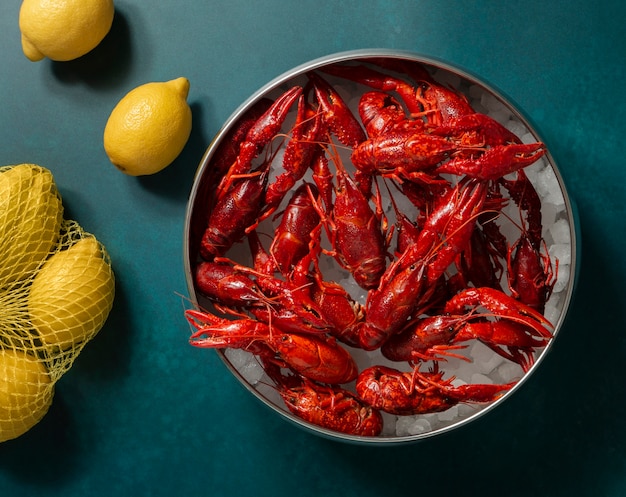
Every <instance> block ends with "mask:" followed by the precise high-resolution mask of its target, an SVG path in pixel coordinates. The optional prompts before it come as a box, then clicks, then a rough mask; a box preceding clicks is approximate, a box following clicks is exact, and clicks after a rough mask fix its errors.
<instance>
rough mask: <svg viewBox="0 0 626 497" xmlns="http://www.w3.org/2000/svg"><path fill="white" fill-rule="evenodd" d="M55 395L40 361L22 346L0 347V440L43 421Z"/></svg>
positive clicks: (13, 436) (25, 430) (9, 437)
mask: <svg viewBox="0 0 626 497" xmlns="http://www.w3.org/2000/svg"><path fill="white" fill-rule="evenodd" d="M53 395H54V388H53V384H52V383H51V382H50V377H49V376H48V371H47V370H46V367H45V366H44V365H43V363H42V362H41V361H39V360H37V359H36V358H34V357H32V356H31V355H29V354H27V353H26V352H24V351H21V350H12V349H0V442H4V441H6V440H11V439H13V438H17V437H19V436H20V435H22V434H24V433H26V432H27V431H28V430H30V429H31V428H32V427H33V426H35V425H36V424H37V423H38V422H39V421H41V419H42V418H43V417H44V415H45V414H46V413H47V412H48V409H49V408H50V405H51V404H52V397H53Z"/></svg>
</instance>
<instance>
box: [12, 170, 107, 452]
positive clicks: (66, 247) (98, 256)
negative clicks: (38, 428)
mask: <svg viewBox="0 0 626 497" xmlns="http://www.w3.org/2000/svg"><path fill="white" fill-rule="evenodd" d="M26 169H30V171H27V170H26ZM33 171H34V172H33ZM7 173H11V174H10V175H9V176H8V177H7V176H5V175H6V174H7ZM29 174H30V176H29ZM29 177H30V180H29V179H28V178H29ZM42 178H46V180H45V181H43V180H42ZM2 185H5V189H4V190H3V189H2V188H3V187H2ZM6 185H9V186H6ZM46 185H47V187H46ZM0 195H1V198H0V208H1V209H2V210H0V234H1V235H2V239H1V240H0V276H2V278H0V442H2V441H5V440H9V439H12V438H16V437H18V436H20V435H21V434H23V433H24V432H25V431H28V429H30V428H31V427H32V426H34V424H36V423H37V422H39V421H40V420H41V419H42V418H43V416H44V415H45V413H46V412H47V410H48V408H49V406H50V404H51V402H52V397H53V394H54V385H55V383H56V382H57V381H58V380H59V378H61V376H63V374H65V373H66V372H67V371H68V370H69V369H70V368H71V366H72V364H73V362H74V360H75V359H76V357H77V356H78V355H79V353H80V352H81V350H82V349H83V347H84V346H85V345H86V343H87V342H88V341H89V340H91V339H92V338H93V337H94V336H95V335H96V334H97V333H98V331H100V329H101V328H102V326H103V325H104V323H105V321H106V319H107V317H108V314H109V312H110V310H111V308H112V306H113V299H114V295H115V277H114V274H113V270H112V268H111V261H110V257H109V255H108V253H107V251H106V249H105V247H104V246H103V245H102V244H101V243H100V242H99V241H98V240H97V239H96V238H95V237H94V236H93V235H92V234H90V233H87V232H86V231H85V230H83V228H82V227H81V226H80V225H79V224H78V223H77V222H76V221H73V220H66V219H63V217H62V216H63V205H62V202H61V197H60V195H59V194H58V191H57V189H56V185H55V184H54V180H53V179H52V175H51V174H50V172H49V171H48V170H47V169H45V168H41V167H40V166H36V165H32V164H22V165H19V166H6V167H0ZM20 205H21V209H20ZM59 217H60V219H59ZM34 218H38V219H37V220H35V219H34ZM5 238H8V239H9V240H8V241H7V240H6V239H5ZM11 241H13V242H14V243H15V244H17V245H18V247H21V250H18V248H17V247H15V246H14V245H11V243H10V242H11ZM44 249H45V250H44ZM16 268H17V269H16Z"/></svg>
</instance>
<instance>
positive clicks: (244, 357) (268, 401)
mask: <svg viewBox="0 0 626 497" xmlns="http://www.w3.org/2000/svg"><path fill="white" fill-rule="evenodd" d="M371 58H377V59H378V60H381V59H387V60H389V61H411V62H419V63H421V64H423V65H424V66H425V67H426V68H427V69H428V70H429V72H430V73H431V74H432V75H433V77H434V78H435V79H436V80H438V81H440V82H441V83H444V84H446V85H449V86H452V87H454V88H456V89H457V90H459V91H461V92H463V93H465V94H466V95H468V98H470V100H472V99H474V98H475V97H476V96H477V95H478V96H480V98H481V99H482V100H481V101H474V100H472V104H473V105H474V107H475V108H476V110H480V111H482V112H485V113H486V112H487V110H485V109H480V107H481V106H483V105H486V104H487V105H488V103H489V102H491V104H494V103H495V107H496V108H495V110H494V111H493V113H494V115H493V117H494V118H496V120H499V119H501V116H504V119H507V120H509V121H515V123H516V124H514V125H515V126H518V128H517V129H519V130H521V133H522V134H523V135H524V136H522V139H523V141H542V140H541V137H540V136H539V134H538V133H537V131H536V130H535V129H534V128H533V126H532V125H531V124H530V123H529V122H528V120H527V119H526V118H525V117H524V116H523V114H522V112H521V111H520V110H519V109H518V108H517V107H516V106H515V105H513V104H512V103H511V102H510V100H509V99H507V98H505V97H504V96H503V95H502V93H501V92H499V91H497V90H496V89H494V88H493V87H491V86H489V85H488V84H486V83H485V82H483V81H481V80H480V79H479V78H477V77H476V76H474V75H472V74H470V73H468V72H466V71H464V70H461V69H459V68H457V67H454V66H452V65H450V64H447V63H445V62H442V61H439V60H435V59H433V58H429V57H424V56H421V55H418V54H414V53H408V52H401V51H389V50H360V51H350V52H342V53H338V54H334V55H330V56H327V57H323V58H320V59H316V60H313V61H310V62H307V63H305V64H303V65H300V66H298V67H295V68H294V69H292V70H290V71H287V72H286V73H284V74H282V75H280V76H278V77H277V78H275V79H274V80H272V81H270V82H269V83H267V84H266V85H265V86H263V87H262V88H260V89H259V90H258V91H257V92H255V93H254V94H253V95H251V96H250V97H249V98H248V99H247V100H246V101H245V102H244V103H243V104H242V105H241V106H240V107H239V108H238V109H237V110H236V111H235V112H234V113H233V114H232V115H231V116H230V117H229V118H228V120H227V121H226V122H225V123H224V125H223V126H222V128H221V130H220V131H219V132H218V133H217V135H216V136H215V138H214V139H213V141H212V142H211V144H210V146H209V147H208V149H207V150H206V153H205V154H204V156H203V157H202V160H201V161H200V165H199V167H198V170H197V173H196V177H195V181H194V185H193V188H192V190H191V193H190V197H189V203H188V207H187V212H186V219H185V231H184V265H185V272H186V278H187V285H188V290H189V295H190V299H191V302H192V304H193V305H194V306H196V307H197V308H201V309H202V308H210V307H211V303H210V302H209V301H208V300H206V299H205V298H203V296H202V295H201V294H200V293H199V292H198V291H197V289H196V286H195V283H194V278H193V269H194V267H195V265H196V263H197V262H198V261H199V257H200V256H199V249H198V247H199V243H200V239H201V237H202V233H203V231H204V229H205V226H206V222H207V215H208V212H207V207H206V205H207V198H208V195H209V194H210V191H211V189H212V188H214V185H212V184H211V182H210V181H209V176H210V171H211V167H212V159H213V157H214V154H215V152H216V150H217V148H218V147H219V146H220V144H221V143H222V142H223V141H224V140H225V138H226V137H227V135H228V133H229V131H230V130H231V129H232V128H233V126H235V125H236V124H237V122H238V121H239V120H240V119H241V118H242V116H244V115H245V114H246V112H247V111H248V110H249V109H250V108H251V107H252V106H254V105H255V103H257V102H258V101H259V100H260V99H262V98H264V97H269V98H272V99H274V98H276V97H277V96H278V95H280V94H281V93H282V92H284V91H285V90H286V89H288V88H290V87H292V86H294V85H296V84H299V85H303V84H304V82H306V73H308V72H309V71H315V70H319V69H321V68H326V67H328V66H331V65H336V64H343V65H345V64H352V63H357V64H362V63H367V62H368V60H367V59H371ZM328 80H329V81H330V82H331V84H337V83H336V80H334V79H333V78H332V77H329V78H328ZM339 84H340V85H341V88H337V89H338V91H340V93H341V94H342V96H343V97H344V98H346V96H347V97H348V98H349V96H350V94H351V92H353V91H355V88H357V87H358V85H356V84H354V83H347V84H344V83H339ZM361 91H363V90H362V89H361ZM477 107H478V108H477ZM498 107H500V109H501V111H502V112H501V113H500V114H499V111H498ZM489 112H492V111H489ZM502 124H505V123H504V122H502ZM508 124H509V125H511V122H509V123H508ZM518 136H520V134H518ZM533 168H534V172H531V171H533ZM527 170H528V171H529V173H528V176H529V178H530V179H531V181H532V182H533V184H534V185H535V188H536V189H537V190H538V191H539V193H540V195H542V215H543V233H544V236H545V237H547V238H548V240H549V242H550V247H551V252H552V255H553V256H555V255H556V256H557V257H558V258H559V260H560V263H559V266H558V280H557V282H556V286H555V289H554V291H553V293H552V295H551V297H550V300H549V301H548V304H547V310H546V312H547V313H548V314H549V315H547V314H546V316H547V317H548V318H549V319H550V320H551V321H552V323H553V324H554V330H553V336H554V338H556V337H557V336H558V334H559V333H560V331H561V330H562V328H563V326H564V323H565V320H566V317H567V314H568V309H569V306H570V303H571V301H572V298H573V294H574V290H575V285H576V276H577V273H578V265H579V252H580V249H579V243H580V241H579V228H578V218H577V213H576V209H575V205H574V203H573V201H572V199H571V198H570V197H569V195H568V193H567V190H566V187H565V184H564V181H563V178H562V176H561V173H560V172H559V170H558V168H557V166H556V163H555V161H554V158H553V157H552V155H551V154H550V152H549V150H548V151H547V153H546V154H545V155H544V157H543V158H541V159H540V161H539V164H536V165H533V166H531V167H530V168H528V169H527ZM540 176H541V178H540ZM545 181H547V182H548V183H545ZM546 185H547V186H546ZM549 196H552V198H551V199H550V201H549V205H548V200H547V198H548V197H549ZM557 224H558V225H560V228H559V234H558V235H556V236H557V238H558V239H556V240H552V239H551V238H553V237H552V235H551V233H552V230H553V229H555V226H556V225H557ZM241 245H243V244H241ZM232 257H234V258H236V257H238V256H237V254H235V255H234V256H232ZM242 257H245V256H243V255H242ZM554 338H553V339H552V340H551V341H550V343H549V344H548V345H547V346H546V347H544V348H542V349H540V350H539V351H538V352H537V353H536V355H535V361H534V364H533V365H532V366H531V367H530V368H529V369H528V371H527V372H524V373H521V374H519V373H517V374H518V376H517V377H516V380H517V383H516V385H515V386H514V387H513V388H511V389H510V390H508V391H507V392H506V393H505V394H504V395H502V396H501V397H499V398H498V399H497V400H494V401H492V402H491V403H488V404H481V405H478V406H477V405H471V406H464V405H463V404H460V407H458V408H457V410H456V412H454V413H449V412H447V411H446V412H445V413H443V414H441V413H440V414H432V415H431V414H428V415H421V416H411V417H409V418H407V417H396V416H392V415H386V414H385V415H384V420H385V429H384V431H383V433H382V434H381V435H380V436H376V437H364V436H353V435H346V434H344V433H340V432H337V431H333V430H329V429H326V428H321V427H319V426H316V425H313V424H311V423H308V422H306V421H303V420H302V419H300V418H299V417H296V416H294V415H293V414H291V413H290V412H289V411H288V410H287V409H286V407H285V405H284V403H283V402H282V400H281V398H280V397H279V395H278V394H277V392H276V389H275V388H272V386H270V385H269V383H270V382H269V381H268V380H267V378H264V377H263V376H262V373H263V371H262V370H260V371H259V370H258V364H256V366H255V362H254V361H253V360H251V358H250V356H251V354H249V353H247V352H243V351H234V350H231V349H227V350H218V351H217V353H218V354H219V356H220V357H221V359H222V360H223V362H224V364H225V365H226V366H227V368H228V369H229V370H230V371H231V372H232V374H233V375H234V376H235V377H236V378H237V379H238V380H239V381H240V382H241V384H242V385H243V386H244V387H245V388H246V389H247V390H248V391H249V392H250V393H252V394H253V395H254V396H255V397H256V398H257V399H259V400H260V401H261V402H263V403H264V404H265V405H266V406H268V407H269V408H270V409H271V410H272V411H274V412H275V413H277V414H279V415H280V416H282V417H283V418H285V419H286V420H288V421H290V422H292V423H295V424H296V425H297V426H299V427H301V428H303V429H305V430H307V431H310V432H312V433H314V434H316V435H320V436H323V437H327V438H330V439H333V440H339V441H343V442H352V443H361V444H369V445H377V444H382V445H389V444H401V443H409V442H416V441H419V440H422V439H425V438H427V437H433V436H436V435H440V434H443V433H446V432H450V431H451V430H454V429H456V428H458V427H460V426H464V425H467V424H468V423H470V422H471V421H473V420H475V419H477V418H478V417H480V416H482V415H484V414H486V413H487V412H489V411H491V410H492V409H494V408H496V406H498V405H500V404H501V403H502V402H504V401H505V400H506V399H507V398H509V397H510V396H511V395H514V393H515V392H516V391H517V390H518V388H520V387H521V385H522V384H523V383H524V382H525V381H526V380H527V379H528V378H529V377H530V375H531V374H532V373H533V372H534V371H535V370H536V369H537V368H538V367H539V365H540V364H541V362H542V361H543V360H544V358H545V357H546V356H547V353H548V351H549V350H550V348H551V346H552V344H553V343H554ZM502 360H503V361H505V360H504V359H502ZM451 361H454V359H451ZM496 362H497V361H496ZM489 367H491V366H489ZM495 367H501V368H504V369H506V368H507V367H509V365H508V364H507V363H506V361H505V362H504V363H502V362H500V363H499V365H498V366H495ZM483 370H486V368H485V369H483ZM491 371H492V372H493V370H491ZM490 374H491V373H490ZM493 374H496V373H493ZM509 374H510V373H509ZM513 374H516V373H513ZM502 375H504V373H502Z"/></svg>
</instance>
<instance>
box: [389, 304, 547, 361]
mask: <svg viewBox="0 0 626 497" xmlns="http://www.w3.org/2000/svg"><path fill="white" fill-rule="evenodd" d="M469 340H479V341H481V342H482V343H484V344H485V345H487V346H489V347H490V348H492V349H493V350H494V351H496V352H497V353H499V354H500V355H502V356H503V357H505V358H507V359H509V360H512V361H514V362H516V363H519V364H520V365H521V366H522V368H523V369H524V370H528V368H529V367H530V366H531V365H532V363H533V351H534V350H535V349H536V348H538V347H545V346H546V345H547V344H548V342H549V339H548V338H546V337H544V336H537V334H536V333H534V330H531V329H529V328H528V327H527V326H525V325H524V324H521V323H519V322H517V321H513V320H510V319H506V318H505V319H495V320H487V319H485V318H483V317H482V316H481V315H480V314H477V313H474V312H468V313H466V314H463V315H450V314H445V315H434V316H428V317H425V318H422V319H417V320H414V322H413V323H412V324H411V325H410V326H408V327H407V328H406V329H405V330H403V331H402V332H400V333H398V334H396V335H393V336H392V337H390V338H389V340H387V341H386V342H385V343H384V344H383V346H382V348H381V352H382V354H383V355H384V356H385V357H386V358H388V359H390V360H392V361H409V362H411V363H415V362H418V361H425V360H441V359H443V358H445V357H457V358H460V359H463V360H469V359H468V358H467V356H463V355H460V354H457V353H456V352H454V351H455V350H457V349H462V348H465V346H463V345H458V344H460V343H463V342H467V341H469Z"/></svg>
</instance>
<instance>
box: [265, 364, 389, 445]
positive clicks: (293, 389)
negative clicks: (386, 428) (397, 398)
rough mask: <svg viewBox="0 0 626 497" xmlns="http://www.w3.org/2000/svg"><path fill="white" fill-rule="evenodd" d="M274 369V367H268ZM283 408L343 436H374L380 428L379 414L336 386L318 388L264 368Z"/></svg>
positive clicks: (298, 378) (381, 426) (308, 382)
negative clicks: (280, 398) (272, 381)
mask: <svg viewBox="0 0 626 497" xmlns="http://www.w3.org/2000/svg"><path fill="white" fill-rule="evenodd" d="M270 366H274V365H270ZM265 370H266V372H267V373H268V375H269V376H270V378H272V380H274V382H275V384H276V389H277V390H278V393H279V394H280V396H281V397H282V399H283V401H284V402H285V405H286V406H287V409H289V411H291V412H292V413H293V414H294V415H296V416H297V417H299V418H301V419H303V420H304V421H307V422H309V423H312V424H314V425H317V426H320V427H322V428H326V429H329V430H333V431H338V432H341V433H345V434H347V435H355V436H365V437H375V436H378V435H380V433H381V432H382V429H383V418H382V416H381V414H380V412H379V411H378V410H376V409H373V408H372V407H370V406H368V405H367V404H365V403H363V402H362V401H361V400H359V399H358V398H357V397H356V395H354V394H353V393H352V392H350V391H348V390H346V389H344V388H341V387H339V386H337V385H332V386H331V385H320V384H318V383H315V382H313V381H310V380H308V379H306V378H302V377H298V376H295V375H289V376H287V375H284V374H281V373H280V372H279V370H278V368H276V367H273V368H272V367H269V368H268V367H266V368H265Z"/></svg>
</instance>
